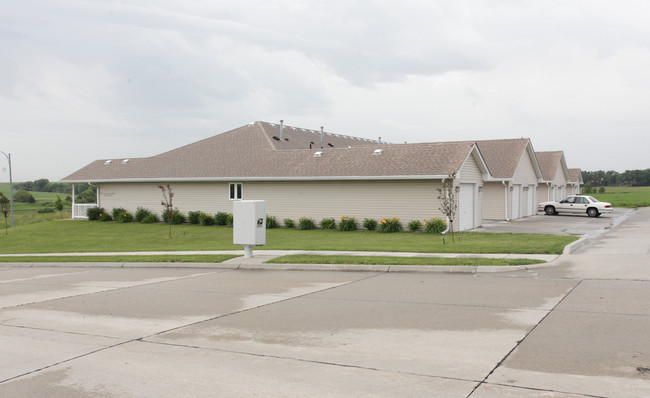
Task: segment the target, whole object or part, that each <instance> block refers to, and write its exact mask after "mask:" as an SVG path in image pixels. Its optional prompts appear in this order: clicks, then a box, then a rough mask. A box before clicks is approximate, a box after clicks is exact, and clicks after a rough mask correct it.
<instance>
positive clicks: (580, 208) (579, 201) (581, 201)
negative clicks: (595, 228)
mask: <svg viewBox="0 0 650 398" xmlns="http://www.w3.org/2000/svg"><path fill="white" fill-rule="evenodd" d="M588 206H589V201H588V200H587V198H583V197H580V196H578V197H576V200H575V201H574V202H573V213H576V214H585V213H587V207H588Z"/></svg>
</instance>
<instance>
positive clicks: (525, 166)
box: [513, 151, 537, 186]
mask: <svg viewBox="0 0 650 398" xmlns="http://www.w3.org/2000/svg"><path fill="white" fill-rule="evenodd" d="M513 183H515V184H522V185H524V186H527V185H531V184H536V183H537V174H536V173H535V168H534V167H533V162H532V161H531V159H530V156H529V155H528V151H524V154H523V156H522V157H521V159H520V160H519V164H518V165H517V169H516V170H515V175H514V176H513Z"/></svg>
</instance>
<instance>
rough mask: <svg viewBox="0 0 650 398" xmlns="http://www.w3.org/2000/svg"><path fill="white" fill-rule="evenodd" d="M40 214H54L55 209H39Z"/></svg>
mask: <svg viewBox="0 0 650 398" xmlns="http://www.w3.org/2000/svg"><path fill="white" fill-rule="evenodd" d="M38 213H39V214H45V213H54V209H38Z"/></svg>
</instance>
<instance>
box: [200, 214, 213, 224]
mask: <svg viewBox="0 0 650 398" xmlns="http://www.w3.org/2000/svg"><path fill="white" fill-rule="evenodd" d="M214 223H215V221H214V218H212V214H205V213H203V212H199V224H201V225H203V226H204V227H209V226H210V225H214Z"/></svg>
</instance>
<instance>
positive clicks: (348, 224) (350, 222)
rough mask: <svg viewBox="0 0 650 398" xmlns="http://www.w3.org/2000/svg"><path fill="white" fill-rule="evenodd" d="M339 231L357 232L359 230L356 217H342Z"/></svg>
mask: <svg viewBox="0 0 650 398" xmlns="http://www.w3.org/2000/svg"><path fill="white" fill-rule="evenodd" d="M340 220H341V222H340V223H339V231H356V230H357V229H358V228H359V225H358V224H357V218H356V217H340Z"/></svg>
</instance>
